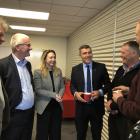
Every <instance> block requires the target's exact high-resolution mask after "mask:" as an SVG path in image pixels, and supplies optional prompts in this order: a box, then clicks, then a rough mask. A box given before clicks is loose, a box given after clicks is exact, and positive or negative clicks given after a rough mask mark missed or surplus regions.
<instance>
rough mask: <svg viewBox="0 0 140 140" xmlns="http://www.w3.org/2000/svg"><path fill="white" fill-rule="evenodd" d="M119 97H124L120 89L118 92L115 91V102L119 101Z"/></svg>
mask: <svg viewBox="0 0 140 140" xmlns="http://www.w3.org/2000/svg"><path fill="white" fill-rule="evenodd" d="M119 97H123V94H122V92H121V91H118V93H113V97H112V99H113V100H114V102H115V103H117V100H118V98H119Z"/></svg>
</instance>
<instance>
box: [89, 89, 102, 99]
mask: <svg viewBox="0 0 140 140" xmlns="http://www.w3.org/2000/svg"><path fill="white" fill-rule="evenodd" d="M99 96H100V93H99V90H94V91H92V92H91V100H95V99H98V98H99Z"/></svg>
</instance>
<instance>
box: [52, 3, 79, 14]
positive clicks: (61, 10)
mask: <svg viewBox="0 0 140 140" xmlns="http://www.w3.org/2000/svg"><path fill="white" fill-rule="evenodd" d="M79 10H80V8H77V7H72V6H58V5H53V6H52V10H51V12H52V13H55V14H56V13H57V14H64V15H76V14H77V12H78V11H79Z"/></svg>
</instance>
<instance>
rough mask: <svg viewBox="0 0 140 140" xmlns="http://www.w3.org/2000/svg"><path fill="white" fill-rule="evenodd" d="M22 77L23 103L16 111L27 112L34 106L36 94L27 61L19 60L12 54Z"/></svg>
mask: <svg viewBox="0 0 140 140" xmlns="http://www.w3.org/2000/svg"><path fill="white" fill-rule="evenodd" d="M12 56H13V58H14V60H15V63H16V66H17V69H18V73H19V77H20V82H21V88H22V101H21V102H20V104H19V105H18V106H17V107H16V109H21V110H26V109H29V108H31V107H32V106H33V105H34V93H33V87H32V84H31V77H30V74H29V72H28V70H27V68H26V64H27V61H26V60H25V59H23V60H19V59H18V58H17V57H16V56H15V55H14V54H12Z"/></svg>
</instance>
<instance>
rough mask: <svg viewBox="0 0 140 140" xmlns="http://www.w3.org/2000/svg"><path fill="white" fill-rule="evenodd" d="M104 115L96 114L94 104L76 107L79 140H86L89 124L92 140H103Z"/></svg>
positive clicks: (83, 104) (82, 104)
mask: <svg viewBox="0 0 140 140" xmlns="http://www.w3.org/2000/svg"><path fill="white" fill-rule="evenodd" d="M102 117H103V115H101V114H100V115H99V114H97V112H96V108H95V107H94V104H86V103H81V104H78V105H76V118H75V124H76V131H77V140H86V134H87V129H88V124H89V122H90V125H91V133H92V140H101V131H102V126H103V120H102Z"/></svg>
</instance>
